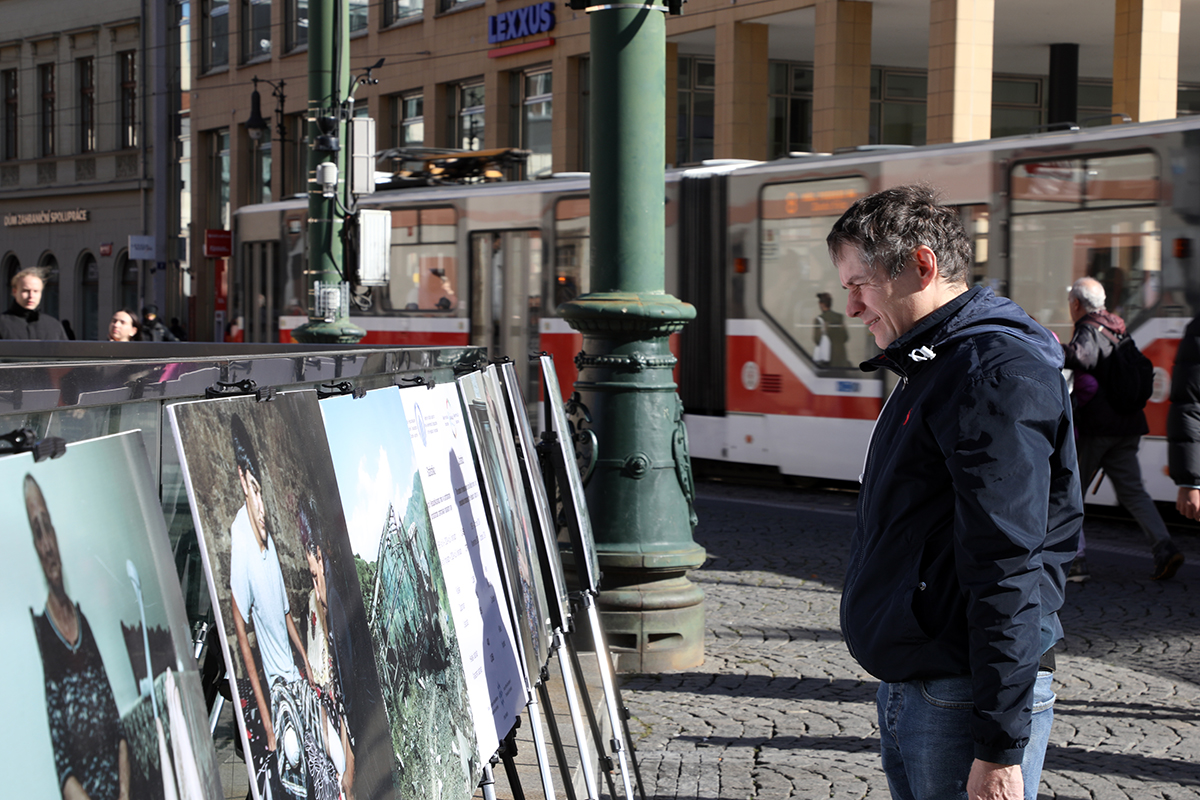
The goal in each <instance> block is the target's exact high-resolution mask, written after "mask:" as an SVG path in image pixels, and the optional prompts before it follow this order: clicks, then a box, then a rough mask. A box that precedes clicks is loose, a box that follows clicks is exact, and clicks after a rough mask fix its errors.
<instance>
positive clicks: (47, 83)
mask: <svg viewBox="0 0 1200 800" xmlns="http://www.w3.org/2000/svg"><path fill="white" fill-rule="evenodd" d="M38 90H39V92H40V93H41V101H40V102H41V105H40V106H39V110H38V155H39V156H42V157H45V156H52V155H54V65H53V64H39V65H38Z"/></svg>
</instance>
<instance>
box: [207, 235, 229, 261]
mask: <svg viewBox="0 0 1200 800" xmlns="http://www.w3.org/2000/svg"><path fill="white" fill-rule="evenodd" d="M231 255H233V233H232V232H231V231H226V230H221V229H220V228H207V229H205V231H204V257H205V258H229V257H230V256H231Z"/></svg>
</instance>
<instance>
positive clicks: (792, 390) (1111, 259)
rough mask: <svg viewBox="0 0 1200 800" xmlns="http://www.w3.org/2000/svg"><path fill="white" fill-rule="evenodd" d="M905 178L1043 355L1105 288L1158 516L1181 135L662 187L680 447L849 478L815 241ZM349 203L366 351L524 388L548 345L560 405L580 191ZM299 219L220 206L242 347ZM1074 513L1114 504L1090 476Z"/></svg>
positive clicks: (1191, 231) (732, 173) (264, 209)
mask: <svg viewBox="0 0 1200 800" xmlns="http://www.w3.org/2000/svg"><path fill="white" fill-rule="evenodd" d="M917 181H923V182H927V183H930V184H932V185H934V186H936V187H937V188H938V189H939V190H941V192H942V195H943V201H944V202H945V203H947V204H948V205H953V206H955V207H957V208H958V209H959V211H960V213H961V215H962V219H963V221H964V223H965V225H966V227H967V230H968V232H969V233H970V235H971V236H972V237H973V238H974V241H975V256H976V258H975V265H974V271H973V279H974V281H975V282H976V283H985V284H987V285H989V286H991V287H992V288H993V289H994V290H995V291H996V292H997V293H999V294H1004V295H1007V296H1009V297H1011V298H1013V299H1014V300H1015V301H1016V302H1018V303H1020V304H1021V305H1022V307H1024V308H1025V310H1026V311H1028V312H1029V313H1030V314H1031V315H1032V316H1033V317H1034V318H1035V319H1037V320H1038V321H1039V322H1041V323H1042V324H1044V325H1046V326H1047V327H1048V328H1049V329H1050V330H1052V331H1054V332H1055V334H1057V335H1058V336H1059V338H1060V339H1062V340H1064V341H1066V340H1068V339H1069V338H1070V336H1071V331H1072V325H1071V320H1070V316H1069V314H1068V310H1067V289H1068V287H1069V286H1070V285H1071V283H1072V282H1073V281H1074V280H1075V279H1076V278H1078V277H1081V276H1083V275H1091V276H1093V277H1096V278H1097V279H1098V280H1100V281H1101V283H1103V284H1104V286H1105V288H1106V290H1107V292H1108V297H1109V307H1110V308H1112V309H1113V310H1114V311H1116V312H1117V313H1118V314H1120V315H1121V316H1122V317H1123V318H1124V319H1125V320H1126V322H1127V324H1128V325H1129V328H1130V330H1131V332H1132V334H1133V336H1134V339H1135V340H1136V342H1137V344H1138V346H1139V347H1141V348H1142V350H1143V351H1144V352H1145V353H1146V354H1147V355H1148V356H1150V358H1151V360H1153V361H1154V364H1155V367H1156V387H1155V393H1154V396H1153V397H1152V398H1151V401H1150V403H1149V405H1148V406H1147V409H1146V415H1147V418H1148V420H1149V424H1150V435H1149V436H1148V437H1146V438H1145V439H1144V440H1143V443H1142V449H1141V460H1142V466H1143V476H1144V478H1145V480H1146V483H1147V486H1148V488H1149V490H1150V493H1151V494H1152V495H1153V496H1154V497H1155V498H1156V499H1158V500H1163V501H1173V500H1174V496H1175V492H1174V487H1173V486H1172V485H1171V483H1170V480H1169V479H1168V478H1167V476H1166V474H1165V465H1166V443H1165V438H1164V437H1165V433H1166V412H1167V393H1168V388H1169V383H1170V371H1171V366H1172V363H1173V361H1174V355H1175V350H1176V348H1177V346H1178V342H1179V338H1180V336H1181V335H1182V332H1183V328H1184V326H1185V325H1186V324H1187V322H1188V321H1189V320H1190V318H1191V316H1192V315H1193V313H1195V309H1193V308H1192V306H1191V305H1189V303H1188V296H1189V295H1188V290H1189V282H1191V286H1190V289H1191V290H1192V292H1193V295H1192V296H1193V297H1196V296H1200V274H1198V272H1197V269H1196V267H1195V265H1194V264H1193V263H1192V262H1193V259H1194V256H1193V252H1194V250H1195V249H1196V248H1194V247H1192V246H1191V242H1192V240H1193V239H1194V238H1196V234H1197V223H1198V222H1200V119H1197V120H1195V121H1189V120H1181V121H1178V122H1166V123H1148V124H1142V125H1120V126H1112V127H1105V128H1097V129H1088V130H1084V131H1073V132H1063V133H1051V134H1039V135H1036V136H1028V137H1012V138H1006V139H995V140H990V141H983V142H973V143H964V144H956V145H942V146H928V147H920V148H906V149H863V150H859V151H855V152H851V153H845V154H840V155H833V156H811V157H801V158H791V159H782V160H779V161H774V162H768V163H725V164H720V165H712V166H706V167H704V168H699V169H694V170H682V171H680V170H672V171H670V172H669V173H668V177H667V182H666V186H665V191H664V196H665V203H666V224H667V238H666V243H667V244H666V261H667V263H666V278H667V285H666V289H667V291H668V292H669V293H670V294H673V295H675V296H676V297H679V298H680V299H682V300H684V301H686V302H690V303H692V304H693V305H695V306H696V309H697V318H696V320H695V321H694V322H693V323H691V324H690V325H689V326H688V327H687V328H685V330H684V331H683V333H682V334H681V335H679V337H678V341H677V342H673V350H674V351H675V352H676V353H677V354H678V355H679V357H680V365H679V368H678V369H677V371H676V375H677V380H678V381H679V384H680V394H681V396H682V398H683V402H684V407H685V409H687V415H686V421H687V424H688V433H689V438H690V443H691V452H692V455H693V456H694V457H698V458H705V459H712V460H717V461H728V462H733V463H742V464H758V465H765V466H769V467H775V468H778V469H779V470H780V471H781V472H782V473H784V474H788V475H796V476H808V477H814V478H824V479H836V480H849V481H854V480H857V478H858V475H859V472H860V471H861V468H862V459H863V454H864V452H865V449H866V441H867V437H868V435H869V433H870V430H871V427H872V423H873V421H874V419H875V417H876V415H877V414H878V413H879V409H880V407H881V405H882V402H883V398H884V396H885V395H886V393H887V392H888V391H890V390H891V387H892V377H891V376H890V375H889V374H880V373H863V372H861V371H859V370H858V368H857V365H858V363H859V362H860V361H862V360H865V359H867V358H869V357H871V356H872V355H874V354H875V353H876V352H877V351H876V349H875V345H874V342H873V340H872V339H871V337H870V336H868V335H867V331H866V328H865V327H864V326H863V325H862V324H861V323H860V322H858V321H857V320H853V319H850V318H845V319H844V324H845V328H846V353H845V356H844V358H842V359H841V363H829V364H821V365H818V364H817V363H816V362H815V361H814V359H813V352H814V349H815V347H816V342H817V341H818V340H819V338H820V334H819V325H820V323H819V321H818V319H817V317H818V314H819V313H820V308H819V306H818V299H817V295H818V294H821V293H828V294H829V295H831V296H832V298H833V310H834V311H837V312H839V313H840V312H843V311H844V304H845V292H844V291H843V290H842V288H841V286H840V284H839V281H838V277H837V272H836V270H834V268H833V265H832V263H831V262H830V260H829V256H828V254H827V252H826V249H825V235H826V234H827V233H828V231H829V228H830V226H832V224H833V222H834V221H835V220H836V219H837V217H838V216H839V215H840V214H841V213H842V212H843V211H844V210H845V209H846V208H847V207H848V206H849V205H850V204H851V203H852V202H853V201H854V200H855V199H857V198H859V197H862V196H863V195H865V194H868V193H870V192H873V191H878V190H880V189H883V188H886V187H888V186H894V185H899V184H903V183H910V182H917ZM360 205H361V206H362V207H371V208H385V209H388V210H390V211H391V212H392V225H393V229H392V251H391V274H390V283H389V285H388V286H386V287H376V288H373V289H367V288H365V287H356V289H355V291H354V294H353V298H352V316H353V318H354V321H355V322H356V323H357V324H358V325H359V326H361V327H362V328H364V329H365V330H366V331H367V337H366V338H365V339H364V342H366V343H381V344H385V343H386V344H432V345H439V344H444V345H461V344H468V343H470V344H476V345H483V346H486V347H488V348H489V349H490V350H491V352H493V353H494V354H496V355H501V354H503V355H508V356H510V357H512V358H513V359H514V360H515V361H516V362H517V364H518V366H519V367H521V368H522V369H523V371H525V374H526V375H529V372H528V371H527V367H526V365H525V363H524V362H525V361H526V359H525V358H523V357H522V355H523V354H526V353H537V352H541V351H545V352H549V353H551V354H552V355H553V356H554V357H555V361H556V363H557V364H558V372H559V376H560V380H561V381H562V386H561V387H560V389H561V390H562V391H563V393H564V394H569V393H570V390H571V389H570V387H571V384H572V382H573V381H574V378H575V368H574V363H573V361H574V357H575V355H576V353H578V352H579V349H580V347H581V344H582V338H581V337H580V336H579V335H578V334H577V333H575V332H574V331H573V330H572V329H571V328H570V327H569V326H568V325H567V324H566V323H565V321H564V320H563V319H562V318H561V317H560V316H559V315H558V312H557V309H558V307H559V306H560V305H561V304H562V303H563V302H565V301H567V300H569V299H571V298H573V297H575V296H577V295H579V294H583V293H586V292H587V291H588V288H589V287H588V275H589V272H590V269H589V263H588V262H589V247H588V240H589V230H590V225H589V203H588V181H587V178H586V176H573V177H562V178H555V179H552V180H545V181H536V182H522V183H500V184H488V185H483V186H452V187H430V188H422V189H408V190H402V191H398V192H380V193H377V194H375V195H373V196H371V197H369V198H364V199H363V200H362V201H361V203H360ZM306 215H307V207H306V204H305V201H304V200H302V199H301V200H294V201H284V202H279V203H271V204H265V205H260V206H248V207H243V208H242V209H239V211H238V212H237V215H236V223H235V225H236V242H235V254H236V255H237V258H235V259H234V261H233V266H232V268H231V270H230V275H229V281H230V283H229V286H230V306H231V309H232V311H231V316H232V318H234V319H236V320H238V321H239V322H240V325H239V326H238V327H240V328H241V333H240V335H242V336H244V337H245V338H246V339H247V340H248V341H268V340H270V341H284V342H286V341H289V339H290V331H291V330H292V329H293V328H295V327H296V326H297V325H299V324H302V323H303V322H304V321H305V319H306V318H305V317H304V315H303V308H304V305H305V302H306V297H305V295H306V294H307V292H306V289H305V283H304V276H303V266H304V252H303V247H304V219H305V217H306ZM250 298H253V299H254V302H247V300H248V299H250ZM235 335H237V334H235ZM534 388H535V387H534V386H533V385H532V384H530V385H529V390H534ZM1088 500H1089V502H1097V503H1108V504H1113V503H1115V497H1114V496H1113V495H1112V492H1111V489H1110V488H1109V487H1108V485H1107V483H1103V484H1101V486H1100V487H1099V489H1098V491H1097V492H1096V493H1094V494H1089V497H1088Z"/></svg>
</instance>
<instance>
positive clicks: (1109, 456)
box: [1063, 278, 1183, 581]
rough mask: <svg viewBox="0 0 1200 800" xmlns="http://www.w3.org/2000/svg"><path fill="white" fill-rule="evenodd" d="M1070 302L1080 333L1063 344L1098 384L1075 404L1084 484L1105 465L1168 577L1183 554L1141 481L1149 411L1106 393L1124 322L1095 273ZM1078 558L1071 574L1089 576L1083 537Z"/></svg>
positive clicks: (1073, 363) (1067, 357) (1157, 568)
mask: <svg viewBox="0 0 1200 800" xmlns="http://www.w3.org/2000/svg"><path fill="white" fill-rule="evenodd" d="M1067 302H1068V309H1069V310H1070V312H1071V319H1072V320H1074V322H1075V332H1074V335H1072V337H1071V341H1070V342H1068V343H1067V344H1066V345H1064V346H1063V351H1064V365H1065V366H1066V368H1067V369H1071V370H1074V371H1075V372H1077V373H1085V374H1088V375H1092V376H1094V377H1095V378H1096V380H1097V381H1098V383H1099V391H1097V392H1096V394H1095V396H1094V397H1092V399H1090V400H1089V401H1088V402H1087V403H1084V404H1079V403H1076V408H1075V431H1076V433H1077V434H1078V443H1077V445H1076V447H1077V449H1078V451H1079V475H1080V477H1081V478H1082V479H1083V486H1084V489H1085V490H1086V488H1087V487H1088V486H1090V485H1091V482H1092V481H1093V480H1094V479H1095V477H1096V473H1097V472H1099V471H1100V470H1101V469H1103V470H1104V474H1105V475H1106V476H1107V477H1108V479H1109V480H1110V481H1111V482H1112V485H1113V491H1114V492H1116V495H1117V500H1118V501H1119V502H1120V503H1121V505H1123V506H1124V507H1125V508H1126V509H1127V510H1128V511H1129V513H1130V514H1131V515H1133V518H1134V519H1135V520H1136V521H1137V524H1138V526H1139V527H1140V528H1141V529H1142V533H1144V534H1145V535H1146V540H1147V541H1148V542H1149V543H1150V549H1151V553H1152V554H1153V556H1154V571H1153V572H1152V573H1151V578H1153V579H1154V580H1156V581H1159V580H1168V579H1169V578H1172V577H1174V575H1175V573H1176V572H1177V571H1178V570H1179V567H1180V566H1182V564H1183V554H1182V553H1180V552H1179V549H1178V548H1177V547H1176V546H1175V544H1174V543H1173V542H1172V541H1171V534H1170V533H1169V532H1168V531H1167V526H1166V525H1165V524H1164V523H1163V520H1162V516H1161V515H1160V514H1159V513H1158V509H1157V508H1156V507H1155V505H1154V501H1153V500H1152V499H1151V498H1150V495H1149V493H1147V492H1146V487H1145V485H1144V484H1143V483H1142V468H1141V465H1140V464H1139V462H1138V446H1139V445H1140V443H1141V439H1142V437H1143V436H1145V435H1146V434H1147V433H1149V432H1150V428H1149V427H1148V426H1147V425H1146V414H1145V412H1143V411H1142V410H1141V409H1138V410H1137V411H1134V412H1131V413H1128V414H1122V413H1120V412H1118V411H1117V410H1116V409H1114V408H1113V407H1112V405H1111V404H1110V403H1109V402H1108V398H1107V395H1106V394H1105V387H1104V382H1105V363H1106V361H1107V360H1108V358H1110V357H1111V356H1112V354H1113V351H1114V350H1115V349H1116V344H1115V343H1114V341H1113V338H1111V337H1116V338H1118V339H1119V338H1120V337H1122V336H1125V321H1124V320H1122V319H1121V318H1120V317H1118V316H1117V315H1116V314H1113V313H1111V312H1109V311H1106V310H1105V307H1104V303H1105V293H1104V286H1102V285H1101V284H1100V282H1099V281H1097V280H1096V279H1095V278H1080V279H1079V280H1077V281H1075V283H1074V284H1073V285H1072V286H1071V293H1070V296H1069V299H1068V301H1067ZM1076 563H1077V564H1079V565H1080V566H1079V568H1078V569H1077V570H1076V571H1075V572H1074V573H1073V574H1072V579H1073V580H1085V579H1086V574H1087V573H1086V566H1083V565H1084V564H1085V562H1084V553H1083V546H1082V542H1081V545H1080V551H1079V553H1078V555H1077V556H1076Z"/></svg>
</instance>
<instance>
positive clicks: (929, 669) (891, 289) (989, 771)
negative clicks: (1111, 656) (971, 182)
mask: <svg viewBox="0 0 1200 800" xmlns="http://www.w3.org/2000/svg"><path fill="white" fill-rule="evenodd" d="M827 243H828V245H829V253H830V256H831V257H832V259H833V262H834V264H835V265H836V267H837V270H838V276H839V278H840V279H841V282H842V285H843V286H845V287H846V289H847V291H848V292H849V298H848V300H847V303H846V313H847V314H849V315H850V316H852V317H858V318H859V319H861V320H862V321H863V322H865V323H866V325H867V328H868V330H869V331H870V332H871V333H872V334H873V335H874V337H875V342H876V344H878V345H879V347H880V348H881V349H882V350H883V351H884V352H883V353H882V354H881V355H879V356H876V357H875V358H873V359H871V360H870V361H867V362H865V363H863V364H862V368H863V369H864V370H867V371H873V370H877V369H888V370H891V371H893V372H895V373H896V374H897V375H899V376H900V382H899V383H898V384H897V386H896V388H895V390H894V391H893V392H892V394H891V396H890V397H889V398H888V400H887V402H886V403H885V404H884V407H883V410H882V411H881V412H880V415H879V419H878V421H877V422H876V426H875V431H874V433H873V434H872V436H871V441H870V444H869V446H868V450H867V457H866V461H865V464H864V468H863V475H862V478H861V482H862V487H861V491H860V493H859V501H858V515H857V523H856V526H855V531H854V535H853V537H852V539H851V543H850V550H851V552H850V556H849V559H848V561H849V565H850V566H849V568H848V570H847V574H846V580H845V584H844V588H843V593H842V605H841V623H842V633H843V636H844V637H845V640H846V644H847V646H848V647H849V649H850V652H851V655H853V656H854V658H855V659H856V660H857V661H858V662H859V663H860V664H861V665H862V666H863V667H864V668H865V669H866V670H867V671H868V672H870V673H871V674H872V675H874V676H875V677H877V678H879V679H880V681H881V683H880V685H879V690H878V693H877V696H876V702H877V707H878V715H879V726H880V740H881V746H882V755H883V769H884V772H885V774H886V775H887V780H888V785H889V787H890V789H891V792H892V796H893V797H894V798H897V799H898V800H899V799H900V798H904V799H911V800H941V799H942V798H956V799H957V798H972V800H974V799H976V798H989V799H990V800H1016V799H1017V798H1021V797H1025V798H1029V800H1033V798H1036V796H1037V789H1038V783H1039V780H1040V776H1041V769H1042V762H1043V759H1044V756H1045V750H1046V744H1047V741H1048V739H1049V735H1050V725H1051V722H1052V720H1053V704H1054V693H1053V689H1052V679H1053V668H1054V663H1053V649H1052V648H1053V646H1054V644H1055V643H1056V642H1057V641H1059V640H1060V639H1061V638H1062V635H1063V634H1062V625H1061V624H1060V622H1059V620H1058V613H1057V612H1058V610H1059V608H1060V607H1061V606H1062V602H1063V593H1064V587H1065V585H1066V570H1067V565H1068V564H1069V563H1070V561H1071V559H1072V557H1073V556H1074V553H1075V548H1076V538H1077V536H1078V532H1079V527H1080V524H1081V520H1082V516H1083V508H1082V500H1081V497H1080V486H1079V479H1078V476H1077V474H1076V456H1075V444H1074V436H1073V432H1072V427H1071V411H1070V397H1069V393H1068V391H1067V386H1066V381H1065V380H1064V379H1063V376H1062V373H1061V372H1060V369H1061V367H1062V348H1061V346H1060V345H1059V344H1058V342H1057V341H1056V340H1055V339H1054V337H1053V336H1052V335H1051V334H1050V333H1049V331H1047V330H1046V329H1045V328H1043V327H1042V326H1041V325H1039V324H1037V323H1036V322H1034V321H1033V320H1032V319H1030V317H1029V316H1028V315H1027V314H1026V313H1025V312H1024V311H1022V310H1021V309H1020V307H1019V306H1017V305H1016V304H1015V303H1013V302H1012V301H1010V300H1008V299H1005V298H999V297H996V296H995V295H994V294H993V293H992V291H991V290H990V289H988V288H985V287H982V286H976V287H974V288H968V285H967V281H968V276H969V275H970V267H971V263H972V259H973V248H972V243H971V239H970V237H968V236H967V234H966V232H965V230H964V229H963V226H962V222H961V220H960V218H959V215H958V213H957V212H956V211H955V210H954V209H953V208H948V207H944V206H941V205H939V204H938V202H937V197H936V195H935V194H934V193H933V192H932V191H931V190H930V189H928V188H925V187H913V186H909V187H899V188H895V189H889V190H886V191H883V192H879V193H877V194H874V195H871V196H868V197H865V198H863V199H861V200H859V201H858V202H856V203H855V204H854V205H853V206H851V207H850V209H849V210H848V211H846V213H845V214H844V215H843V216H842V217H841V219H839V220H838V221H837V223H836V224H835V225H834V226H833V230H832V231H831V232H830V234H829V236H828V239H827Z"/></svg>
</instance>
